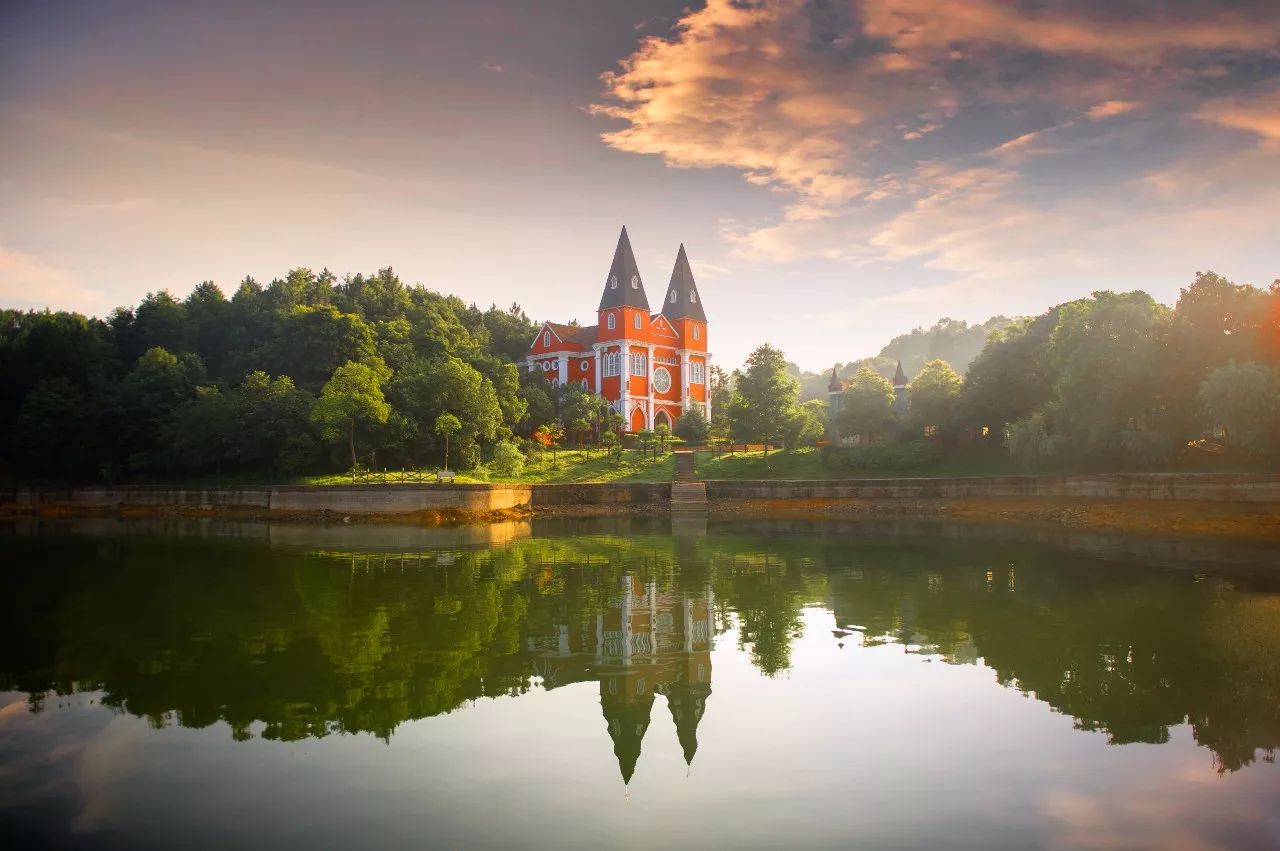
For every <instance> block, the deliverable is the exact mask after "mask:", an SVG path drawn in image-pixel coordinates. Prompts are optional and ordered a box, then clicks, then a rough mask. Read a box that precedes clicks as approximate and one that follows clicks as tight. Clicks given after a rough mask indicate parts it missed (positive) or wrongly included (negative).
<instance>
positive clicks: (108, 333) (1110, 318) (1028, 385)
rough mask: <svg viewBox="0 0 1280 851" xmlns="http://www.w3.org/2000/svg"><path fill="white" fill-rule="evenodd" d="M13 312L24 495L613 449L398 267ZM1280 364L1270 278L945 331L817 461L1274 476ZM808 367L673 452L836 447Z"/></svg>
mask: <svg viewBox="0 0 1280 851" xmlns="http://www.w3.org/2000/svg"><path fill="white" fill-rule="evenodd" d="M3 319H4V321H3V325H2V327H0V412H3V413H2V414H0V437H2V439H3V445H4V446H5V447H7V449H8V451H7V453H6V460H5V461H4V463H3V468H2V469H0V475H2V476H3V477H4V478H5V479H9V480H13V481H26V482H91V481H108V482H114V481H159V480H174V479H185V478H196V477H202V476H219V477H222V476H245V477H259V478H261V477H277V476H285V477H290V476H298V475H300V474H305V473H320V472H326V471H328V472H345V471H349V470H352V469H359V468H366V469H368V468H372V469H381V468H387V469H416V468H424V467H435V466H438V465H439V464H440V463H441V462H442V461H451V462H452V466H453V467H455V468H457V469H462V470H469V469H475V468H478V467H480V465H482V464H486V463H487V464H498V465H505V466H506V467H508V468H509V469H518V468H519V466H520V464H521V463H522V458H523V457H525V456H526V455H527V454H529V453H530V452H533V451H536V449H537V446H538V445H539V444H541V445H542V446H544V447H545V446H549V445H550V446H556V445H582V444H584V443H586V444H593V445H598V446H604V447H608V448H612V447H616V446H620V443H619V441H618V440H617V438H616V435H615V434H614V430H615V428H616V426H617V420H616V419H615V417H614V416H613V415H612V414H611V411H610V410H609V408H608V406H607V403H605V402H604V400H602V399H600V398H599V397H595V396H593V395H591V394H589V393H587V392H585V391H583V390H581V389H580V388H578V387H576V386H570V387H567V388H555V387H552V386H551V385H550V384H548V383H547V382H546V381H545V380H544V379H543V377H542V376H541V375H530V374H527V373H525V372H524V371H522V370H521V369H520V368H519V367H518V365H517V364H518V363H519V361H520V360H521V359H522V358H523V355H524V353H525V351H526V350H527V347H528V343H529V340H530V339H531V338H532V337H533V335H534V333H535V331H536V329H537V325H536V323H535V322H534V321H533V320H532V319H531V318H530V317H528V316H527V315H526V314H525V312H524V311H523V310H522V309H521V308H520V307H519V306H518V305H512V306H511V307H510V308H508V309H505V310H504V309H500V308H497V307H496V306H494V307H490V308H488V309H487V310H482V309H480V308H478V307H477V306H475V305H474V304H467V303H466V302H464V301H462V300H461V299H459V298H456V297H454V296H446V295H441V294H439V293H436V292H434V291H432V290H429V289H427V288H426V287H423V286H421V285H406V284H405V283H403V282H402V281H401V280H400V279H399V277H398V276H397V275H396V274H395V273H394V272H393V271H392V270H391V269H390V268H387V269H382V270H380V271H378V272H377V273H376V274H372V275H368V276H365V275H361V274H356V275H348V276H346V277H344V278H342V279H340V280H339V279H338V278H337V277H336V276H335V275H334V274H332V273H330V272H329V271H327V270H325V271H322V272H319V273H315V272H312V271H310V270H308V269H295V270H293V271H291V272H290V273H289V274H288V275H286V276H285V277H284V278H278V279H275V280H273V281H271V282H270V283H269V284H267V285H265V286H264V285H262V284H260V283H258V282H256V281H254V280H253V279H252V278H246V279H245V280H244V281H243V282H241V284H240V285H239V286H238V287H237V289H236V291H235V292H234V293H233V294H232V295H231V296H230V298H228V297H227V296H226V295H225V294H224V293H223V292H222V290H221V289H219V288H218V287H217V286H216V285H215V284H213V283H212V282H204V283H202V284H200V285H199V286H197V287H196V288H195V289H194V290H192V292H191V293H190V294H189V295H188V296H187V297H186V298H185V299H181V300H179V299H177V298H175V297H174V296H172V295H171V294H169V293H168V292H159V293H153V294H150V295H148V296H147V297H146V298H144V299H143V300H142V302H141V303H140V304H138V305H137V306H136V307H133V308H120V309H117V310H116V311H114V312H113V313H111V314H110V315H109V316H107V317H106V318H105V319H98V318H90V317H85V316H82V315H79V314H74V313H65V312H50V311H28V312H23V311H16V310H6V311H3ZM978 340H981V341H982V342H981V345H980V346H979V345H978V343H977V342H976V341H978ZM975 351H976V354H974V352H975ZM886 352H887V353H888V354H886ZM926 356H928V357H929V359H928V360H927V361H924V357H926ZM948 357H950V358H952V359H954V361H955V362H952V361H948V360H947V358H948ZM897 358H906V360H905V363H915V362H916V361H915V360H913V359H918V360H919V361H921V363H920V365H919V368H918V369H912V370H911V372H912V373H913V375H912V378H911V383H910V386H909V387H908V390H907V398H906V400H905V404H903V401H899V400H896V399H895V394H894V391H893V388H892V387H891V386H890V384H889V382H888V381H887V380H886V379H885V377H884V373H885V363H887V362H890V360H891V359H892V362H894V363H896V359H897ZM967 358H972V362H968V361H967V360H966V359H967ZM855 366H856V367H857V368H856V369H855V368H854V367H855ZM1278 366H1280V282H1278V283H1277V284H1275V285H1272V286H1271V287H1270V288H1269V289H1266V290H1264V289H1260V288H1257V287H1253V286H1249V285H1238V284H1235V283H1232V282H1230V281H1228V280H1226V279H1224V278H1222V277H1220V276H1218V275H1216V274H1213V273H1211V272H1209V273H1203V274H1197V276H1196V277H1195V279H1194V281H1193V282H1192V283H1191V284H1190V285H1188V286H1187V287H1186V288H1184V289H1183V290H1182V291H1181V293H1180V297H1179V298H1178V300H1177V303H1176V304H1175V305H1174V306H1173V307H1171V308H1170V307H1167V306H1165V305H1162V304H1160V303H1159V302H1157V301H1156V300H1154V299H1153V298H1151V297H1150V296H1149V295H1147V294H1146V293H1143V292H1136V291H1135V292H1128V293H1115V292H1097V293H1094V294H1093V295H1091V296H1090V297H1088V298H1082V299H1077V300H1075V301H1071V302H1067V303H1065V304H1061V305H1057V306H1055V307H1053V308H1051V309H1049V310H1048V311H1046V312H1045V313H1043V314H1041V315H1039V316H1035V317H1030V318H1025V319H1018V320H1008V319H1004V318H1003V317H998V318H997V319H993V320H991V321H990V322H988V323H984V324H982V325H976V326H969V325H967V324H965V323H963V322H954V321H952V320H943V321H942V322H940V323H938V324H937V325H935V326H934V327H933V328H931V329H928V330H924V329H916V330H915V331H913V332H911V333H910V334H907V335H903V336H902V337H899V338H896V339H895V340H894V341H892V342H891V343H890V344H889V345H888V346H886V348H885V349H884V351H882V353H881V355H880V356H879V357H878V358H876V359H868V360H867V361H864V362H861V365H858V362H855V363H852V364H848V365H846V369H845V370H844V371H843V374H844V375H845V376H846V379H847V380H846V385H847V386H846V389H845V391H844V394H843V399H842V405H841V408H842V410H841V411H840V414H839V417H838V420H837V423H836V425H837V426H838V429H839V432H840V434H842V435H845V436H848V435H855V434H856V435H860V436H862V439H861V440H860V443H865V444H868V445H860V446H856V447H839V446H835V445H831V446H828V447H827V449H826V450H824V451H826V452H827V453H828V456H829V459H830V460H831V463H833V464H836V465H841V464H843V465H847V466H849V467H850V468H857V467H859V466H865V467H871V468H874V467H877V466H879V467H881V468H885V467H888V468H899V467H904V466H910V464H904V463H902V461H903V459H904V458H906V459H908V460H910V458H913V457H924V456H925V455H928V454H929V453H932V454H935V455H936V454H937V453H938V452H945V451H948V450H949V449H951V448H952V447H957V446H960V445H964V444H967V443H971V442H973V441H975V440H981V441H984V442H985V443H988V444H995V445H1003V446H1006V447H1007V449H1008V451H1009V453H1011V455H1012V456H1013V457H1014V458H1015V459H1017V460H1018V462H1019V463H1021V464H1022V465H1024V466H1025V467H1026V468H1028V469H1058V468H1062V467H1064V466H1072V465H1076V466H1079V465H1088V466H1093V467H1096V468H1100V467H1106V468H1115V469H1156V468H1159V467H1162V466H1165V465H1170V464H1174V463H1180V460H1181V459H1182V458H1183V456H1185V455H1186V454H1187V452H1188V451H1191V450H1192V449H1196V450H1203V451H1205V452H1209V451H1214V452H1219V453H1226V454H1228V455H1230V456H1231V457H1232V458H1235V459H1237V461H1240V462H1243V463H1246V464H1250V465H1256V464H1272V463H1274V462H1275V461H1276V456H1277V447H1280V374H1278V373H1277V367H1278ZM965 367H967V370H966V369H965ZM797 372H798V371H797V370H796V369H795V367H794V365H792V364H789V363H788V362H787V360H786V358H785V355H784V354H783V353H782V352H781V351H779V350H778V349H776V348H774V347H773V346H770V345H764V346H761V347H760V348H758V349H757V350H756V351H755V352H753V353H752V355H751V356H750V358H748V361H747V363H746V364H745V365H744V366H743V368H742V369H739V370H735V371H733V372H731V373H726V372H724V371H722V370H720V369H718V368H713V369H712V371H711V390H712V402H713V404H712V411H713V413H714V415H715V416H714V417H713V418H712V420H711V421H710V422H708V421H707V420H705V419H704V418H702V417H701V415H700V414H691V415H686V416H685V417H682V418H681V420H680V422H679V423H678V424H677V436H678V437H679V438H682V439H684V440H685V441H687V442H689V443H693V444H701V443H705V442H708V441H721V442H725V441H731V440H732V441H740V442H753V443H767V444H772V445H776V446H782V447H785V448H789V449H794V448H798V447H802V446H812V445H814V444H815V443H822V442H823V438H824V437H825V438H828V442H829V443H833V441H830V440H829V438H831V437H832V436H833V435H831V434H830V433H828V419H829V418H828V410H827V402H826V394H825V393H823V394H821V395H817V394H814V393H807V392H805V389H804V387H803V386H802V382H801V381H800V380H799V379H798V378H797ZM962 372H963V373H964V374H963V375H962V374H961V373H962ZM815 396H816V398H814V397H815ZM807 397H808V398H807ZM642 437H643V436H642ZM629 440H630V438H629ZM446 455H447V458H446Z"/></svg>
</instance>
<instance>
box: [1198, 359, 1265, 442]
mask: <svg viewBox="0 0 1280 851" xmlns="http://www.w3.org/2000/svg"><path fill="white" fill-rule="evenodd" d="M1199 395H1200V405H1201V408H1202V411H1203V416H1204V423H1205V424H1206V425H1207V426H1209V427H1210V428H1221V429H1222V430H1223V431H1224V432H1225V433H1226V440H1227V443H1228V444H1229V445H1231V446H1236V447H1239V448H1240V449H1243V450H1245V451H1246V452H1249V453H1251V454H1253V455H1276V454H1277V453H1280V373H1277V371H1276V370H1274V369H1271V368H1270V367H1267V366H1263V365H1262V364H1260V363H1253V362H1246V363H1236V362H1234V361H1233V362H1231V363H1229V364H1227V365H1226V366H1220V367H1218V368H1217V369H1215V370H1214V371H1213V372H1211V373H1209V376H1208V377H1207V378H1205V380H1204V381H1203V382H1201V384H1200V394H1199Z"/></svg>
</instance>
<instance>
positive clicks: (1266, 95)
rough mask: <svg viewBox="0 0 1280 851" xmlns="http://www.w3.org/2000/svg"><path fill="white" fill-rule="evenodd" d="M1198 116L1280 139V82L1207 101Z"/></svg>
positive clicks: (1214, 122)
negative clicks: (1255, 90) (1256, 90)
mask: <svg viewBox="0 0 1280 851" xmlns="http://www.w3.org/2000/svg"><path fill="white" fill-rule="evenodd" d="M1196 117H1197V118H1199V119H1200V120H1201V121H1208V122H1211V123H1213V124H1218V125H1221V126H1223V127H1230V128H1232V129H1235V130H1247V131H1249V132H1250V133H1256V134H1257V135H1259V136H1261V137H1263V138H1264V139H1266V140H1269V141H1272V142H1276V141H1280V85H1277V86H1274V87H1272V88H1269V89H1265V90H1263V91H1260V92H1254V93H1251V94H1248V95H1243V96H1238V97H1230V98H1222V99H1219V100H1214V101H1212V102H1210V103H1207V104H1205V105H1204V106H1203V107H1202V108H1201V109H1200V110H1199V112H1197V113H1196Z"/></svg>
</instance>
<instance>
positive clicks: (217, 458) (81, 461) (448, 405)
mask: <svg viewBox="0 0 1280 851" xmlns="http://www.w3.org/2000/svg"><path fill="white" fill-rule="evenodd" d="M535 331H536V327H535V325H534V324H533V322H532V320H530V319H529V318H528V317H527V316H526V315H525V314H524V312H523V311H522V310H521V309H520V308H519V307H518V306H514V305H513V306H512V307H511V308H510V309H508V310H501V309H498V308H496V307H491V308H490V309H488V310H480V309H478V308H477V307H476V306H474V305H468V304H466V303H465V302H463V301H462V300H460V299H458V298H455V297H452V296H444V295H440V294H438V293H436V292H433V291H431V290H429V289H427V288H425V287H422V286H407V285H405V284H404V283H403V282H402V281H401V280H400V279H399V277H398V276H397V275H396V274H395V273H394V272H393V271H392V270H391V269H390V268H387V269H382V270H380V271H379V272H377V273H376V274H373V275H369V276H364V275H359V274H357V275H352V276H347V277H345V278H343V279H342V280H338V279H337V278H336V276H335V275H333V274H332V273H330V272H328V271H322V272H320V273H313V272H312V271H310V270H308V269H295V270H293V271H291V272H290V273H289V274H288V275H287V276H285V277H284V278H278V279H275V280H273V281H271V283H270V284H268V285H266V286H263V285H262V284H260V283H258V282H257V281H254V280H253V279H252V278H246V279H245V280H244V281H243V282H242V283H241V284H240V285H239V287H238V288H237V289H236V291H235V292H234V293H233V294H232V295H231V297H230V298H227V297H226V295H225V294H224V293H223V292H222V290H221V289H219V288H218V287H217V286H216V285H215V284H213V283H212V282H204V283H202V284H200V285H199V286H197V287H196V288H195V289H194V290H192V292H191V293H190V295H188V296H187V297H186V298H185V299H182V300H178V299H176V298H174V297H173V296H172V295H170V294H169V293H168V292H159V293H153V294H150V295H148V296H147V297H146V298H145V299H143V300H142V302H141V303H140V304H138V305H137V307H135V308H121V309H117V310H116V311H114V312H113V313H112V314H111V315H110V316H108V317H107V318H105V319H96V318H88V317H85V316H81V315H79V314H74V313H61V312H59V313H54V312H48V311H44V312H19V311H13V310H9V311H5V312H4V322H3V331H0V410H3V411H4V412H5V416H4V421H3V422H2V423H0V430H3V439H4V444H5V445H6V446H8V447H9V448H10V453H11V454H10V458H9V463H8V464H6V465H5V466H6V467H7V469H6V470H5V471H4V472H5V474H6V475H9V476H13V477H18V478H21V479H25V480H63V481H66V480H75V481H92V480H106V481H114V480H128V479H139V478H159V477H167V476H194V475H201V474H213V473H218V474H260V475H269V474H276V475H280V474H286V475H287V474H297V473H301V472H308V471H319V470H346V469H348V468H350V467H352V466H354V465H355V464H356V463H360V464H363V465H367V466H373V465H379V466H384V465H385V466H393V467H396V468H399V467H401V466H417V465H426V464H436V463H438V462H439V459H440V455H441V453H442V449H443V444H444V442H445V440H446V439H451V440H452V443H453V447H454V450H453V451H454V457H455V458H456V459H457V460H458V462H459V463H460V464H462V465H464V466H465V465H468V464H470V465H474V464H475V463H477V462H478V460H479V455H480V449H481V446H482V445H489V446H492V445H493V444H495V443H498V442H501V441H503V440H505V439H508V438H510V436H511V435H512V434H513V433H514V431H515V430H518V429H522V428H523V429H525V430H526V433H528V431H529V430H531V429H532V428H533V427H536V426H537V425H538V424H540V423H542V422H547V421H550V420H551V419H553V418H554V415H555V411H554V409H553V407H552V406H553V401H552V399H551V396H550V394H549V392H548V388H547V386H546V384H545V382H543V381H542V380H541V379H540V378H536V379H525V378H522V375H521V373H520V370H518V369H517V367H516V366H515V361H516V359H517V358H521V357H523V355H524V353H525V351H526V350H527V348H528V345H529V340H530V339H532V337H533V335H534V332H535ZM442 418H443V419H442ZM438 426H439V428H438Z"/></svg>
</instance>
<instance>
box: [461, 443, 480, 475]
mask: <svg viewBox="0 0 1280 851" xmlns="http://www.w3.org/2000/svg"><path fill="white" fill-rule="evenodd" d="M458 455H459V463H458V466H459V468H461V469H463V470H474V469H476V468H477V467H479V466H480V446H479V445H478V444H475V443H469V444H467V445H466V446H464V447H462V449H461V451H459V452H458Z"/></svg>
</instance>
